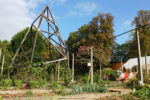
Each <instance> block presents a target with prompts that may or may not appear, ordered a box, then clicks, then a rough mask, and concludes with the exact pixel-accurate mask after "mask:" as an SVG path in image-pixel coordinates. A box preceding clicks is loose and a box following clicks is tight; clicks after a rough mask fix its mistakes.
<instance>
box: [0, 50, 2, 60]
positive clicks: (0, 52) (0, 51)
mask: <svg viewBox="0 0 150 100" xmlns="http://www.w3.org/2000/svg"><path fill="white" fill-rule="evenodd" d="M1 54H2V49H1V48H0V61H1Z"/></svg>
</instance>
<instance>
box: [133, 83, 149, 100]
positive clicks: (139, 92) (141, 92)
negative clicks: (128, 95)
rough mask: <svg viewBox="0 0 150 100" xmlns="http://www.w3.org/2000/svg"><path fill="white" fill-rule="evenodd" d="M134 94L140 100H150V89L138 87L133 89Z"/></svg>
mask: <svg viewBox="0 0 150 100" xmlns="http://www.w3.org/2000/svg"><path fill="white" fill-rule="evenodd" d="M132 94H133V95H134V96H136V97H138V98H139V99H140V100H149V99H150V87H149V86H144V87H136V88H134V89H133V92H132Z"/></svg>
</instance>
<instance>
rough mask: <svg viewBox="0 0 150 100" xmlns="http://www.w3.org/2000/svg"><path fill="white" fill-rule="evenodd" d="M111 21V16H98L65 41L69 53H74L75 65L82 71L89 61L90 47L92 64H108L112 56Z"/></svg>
mask: <svg viewBox="0 0 150 100" xmlns="http://www.w3.org/2000/svg"><path fill="white" fill-rule="evenodd" d="M113 19H114V17H113V16H112V15H111V14H109V13H108V14H98V15H97V16H96V17H94V18H92V20H91V21H90V22H89V23H88V24H84V25H83V26H81V27H80V28H79V29H78V31H75V32H72V33H70V36H69V38H68V40H67V41H66V42H67V43H66V44H67V46H68V48H69V50H70V51H72V52H73V53H75V55H76V57H75V58H77V59H75V63H76V64H80V66H81V67H82V70H84V69H85V67H83V66H86V67H87V62H89V60H90V47H94V49H93V50H94V62H101V63H102V64H104V65H107V64H108V63H109V59H110V56H111V54H112V50H111V49H112V47H113V43H114V40H113V39H112V37H113V32H114V30H113Z"/></svg>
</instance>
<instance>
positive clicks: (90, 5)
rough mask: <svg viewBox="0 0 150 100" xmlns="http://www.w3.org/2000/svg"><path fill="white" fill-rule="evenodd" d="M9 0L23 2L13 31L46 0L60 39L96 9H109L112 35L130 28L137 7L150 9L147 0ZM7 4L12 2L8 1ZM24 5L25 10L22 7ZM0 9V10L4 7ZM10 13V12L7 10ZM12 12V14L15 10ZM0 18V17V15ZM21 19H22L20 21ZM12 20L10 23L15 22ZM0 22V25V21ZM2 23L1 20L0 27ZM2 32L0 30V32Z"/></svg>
mask: <svg viewBox="0 0 150 100" xmlns="http://www.w3.org/2000/svg"><path fill="white" fill-rule="evenodd" d="M12 1H14V3H13V5H14V4H16V5H14V6H15V7H17V3H18V2H19V3H20V4H22V6H24V8H21V7H22V6H21V7H20V8H18V9H20V10H21V11H22V12H24V13H23V15H22V16H24V18H22V19H21V17H22V16H21V17H18V19H19V18H20V22H18V20H17V21H16V22H18V24H19V23H21V21H22V22H24V24H19V25H20V27H18V25H16V30H14V32H17V31H19V30H21V29H23V28H24V27H26V26H27V25H30V24H31V22H32V21H33V20H34V19H35V18H36V16H37V15H38V14H39V13H40V12H41V11H42V9H43V8H44V7H45V5H46V4H48V5H49V7H50V9H51V11H52V13H53V15H54V16H55V21H56V23H57V25H58V27H59V30H60V32H61V34H62V36H63V38H64V40H67V38H68V36H69V33H70V32H73V31H76V30H77V29H78V28H79V27H80V26H81V25H83V24H88V22H89V21H90V20H91V19H92V17H95V16H96V15H97V14H98V13H111V14H112V15H113V16H114V30H115V32H114V35H117V34H120V33H122V32H125V31H127V30H129V29H131V28H134V27H133V26H132V25H131V22H132V21H133V19H134V17H135V16H136V15H137V12H138V11H139V10H142V9H144V10H150V5H149V4H150V0H11V2H12ZM1 2H2V3H1ZM4 2H5V3H4ZM8 3H10V0H2V1H0V4H3V5H5V4H6V5H7V6H8ZM6 5H5V6H6ZM10 5H11V6H12V4H10ZM26 9H28V10H27V11H26ZM2 10H3V11H4V10H5V9H2ZM21 11H18V16H20V14H22V13H21ZM7 12H8V11H7ZM11 13H13V12H12V11H11ZM14 13H15V14H13V15H16V12H14ZM3 15H4V14H3ZM13 15H12V16H13ZM29 15H30V16H29ZM12 16H10V17H11V18H10V19H12ZM5 17H6V16H5ZM8 17H9V16H8ZM14 18H15V17H14ZM0 19H2V18H1V15H0ZM8 19H9V18H7V20H8ZM25 19H26V21H24V20H25ZM14 20H16V19H14ZM0 22H1V20H0ZM16 22H14V23H15V24H16ZM1 23H2V22H1ZM12 23H13V22H12ZM12 23H11V24H12ZM9 25H10V22H8V25H6V26H7V27H8V26H9ZM21 25H22V27H21ZM0 26H2V25H1V24H0ZM4 26H5V25H4V24H3V27H4ZM6 26H5V27H6ZM5 27H4V28H5ZM10 27H11V26H10ZM6 29H7V28H6ZM0 32H1V31H0ZM4 32H5V31H4ZM4 32H3V31H2V32H1V33H4ZM6 33H7V32H6ZM8 34H10V33H8ZM12 35H13V34H12ZM2 37H4V35H2V34H1V35H0V39H7V37H8V36H7V37H5V38H2ZM10 37H11V36H10ZM9 39H10V38H8V40H9ZM127 39H128V34H127V35H125V36H121V37H119V38H117V42H118V43H124V42H125V41H126V40H127Z"/></svg>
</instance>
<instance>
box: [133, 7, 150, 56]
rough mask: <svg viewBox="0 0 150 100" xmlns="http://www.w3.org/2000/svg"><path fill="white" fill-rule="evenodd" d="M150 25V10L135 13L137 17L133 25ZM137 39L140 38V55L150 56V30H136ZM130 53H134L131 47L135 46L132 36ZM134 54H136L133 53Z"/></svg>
mask: <svg viewBox="0 0 150 100" xmlns="http://www.w3.org/2000/svg"><path fill="white" fill-rule="evenodd" d="M147 24H150V10H140V11H138V13H137V16H136V17H135V18H134V21H133V25H135V26H136V27H141V26H146V25H147ZM138 31H139V37H140V44H141V54H142V56H144V55H145V54H147V55H150V52H149V50H150V28H148V27H141V28H139V29H138ZM133 37H134V38H133V40H132V43H133V44H132V46H131V48H130V49H131V51H134V50H133V49H135V48H133V47H135V46H136V35H135V34H134V35H133ZM134 53H135V54H136V53H137V51H136V52H134Z"/></svg>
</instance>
